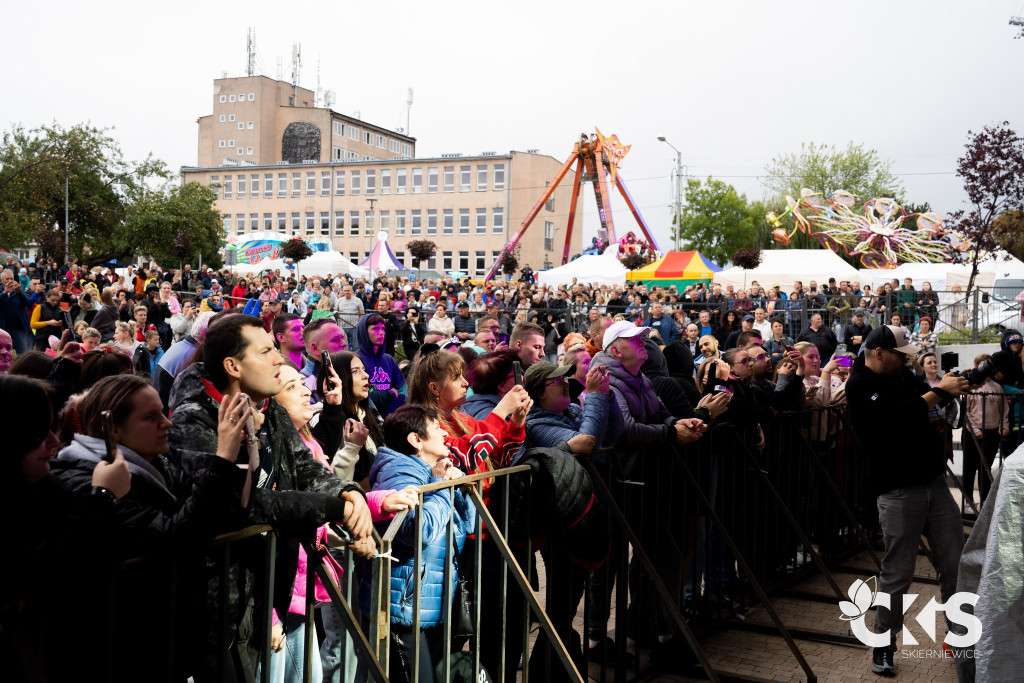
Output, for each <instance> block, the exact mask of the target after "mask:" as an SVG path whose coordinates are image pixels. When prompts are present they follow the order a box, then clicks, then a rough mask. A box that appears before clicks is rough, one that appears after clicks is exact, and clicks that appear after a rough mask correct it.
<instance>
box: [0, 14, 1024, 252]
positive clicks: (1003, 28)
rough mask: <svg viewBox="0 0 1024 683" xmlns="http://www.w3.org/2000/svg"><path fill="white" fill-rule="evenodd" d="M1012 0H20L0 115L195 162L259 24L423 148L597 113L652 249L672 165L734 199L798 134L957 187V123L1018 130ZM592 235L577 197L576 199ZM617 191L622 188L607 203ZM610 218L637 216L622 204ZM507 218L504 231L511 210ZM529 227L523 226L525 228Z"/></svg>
mask: <svg viewBox="0 0 1024 683" xmlns="http://www.w3.org/2000/svg"><path fill="white" fill-rule="evenodd" d="M1021 14H1024V0H985V1H984V2H982V1H975V2H954V1H952V0H932V1H916V2H894V1H892V0H889V1H888V2H878V1H867V2H859V3H849V2H847V3H831V2H830V3H826V2H810V1H808V2H752V1H751V2H723V1H719V2H713V3H711V2H661V3H653V2H642V1H641V2H632V3H621V2H589V3H568V2H534V1H533V0H520V1H519V2H515V3H503V4H501V6H500V7H499V6H497V3H486V2H446V1H442V2H376V3H349V2H345V3H327V2H316V3H313V2H276V3H269V2H257V1H250V2H246V3H227V2H220V3H217V2H202V3H200V2H193V1H191V0H186V1H182V2H177V3H161V4H160V5H159V6H154V5H152V4H151V3H140V2H132V3H129V2H92V3H81V2H68V1H66V0H59V1H56V2H50V3H18V4H17V5H15V6H12V7H8V8H7V10H6V12H5V18H4V22H3V29H2V30H0V38H2V44H3V46H4V52H5V55H6V60H5V61H6V63H7V68H6V69H4V71H3V74H2V75H0V89H2V91H3V93H4V97H3V99H2V102H0V122H2V123H3V124H4V127H5V128H8V127H9V126H10V124H11V123H12V122H21V123H23V124H24V125H26V126H28V127H34V126H36V125H40V124H43V123H46V122H49V121H53V120H56V121H58V122H59V123H61V124H63V125H72V124H74V123H78V122H83V121H89V122H91V123H92V124H94V125H97V126H110V127H114V128H115V129H116V130H115V131H114V136H115V137H116V138H117V139H118V140H119V141H120V143H121V145H122V148H123V150H124V152H125V154H126V156H127V157H128V158H131V159H141V158H142V157H144V156H145V155H146V154H147V153H149V152H152V153H153V154H155V155H156V156H157V157H159V158H161V159H163V160H164V161H166V162H167V163H168V164H169V165H170V166H171V167H172V168H175V169H176V168H178V167H180V166H182V165H189V164H193V163H195V161H196V132H197V126H196V118H198V117H199V116H202V115H205V114H209V113H210V112H211V110H212V85H213V84H212V81H213V79H214V78H217V77H219V76H220V75H221V73H222V72H225V71H226V72H227V73H228V75H229V76H238V75H244V70H245V64H246V54H245V39H246V31H247V29H248V28H249V27H253V28H255V30H256V42H257V48H258V51H259V54H260V65H261V66H262V73H264V74H265V75H268V76H270V77H276V76H277V60H278V57H281V58H282V61H283V63H284V74H285V78H286V79H287V78H288V74H289V68H288V63H289V61H290V55H291V47H292V43H293V42H301V43H302V51H303V71H302V77H301V85H303V86H304V87H308V88H311V89H315V88H316V79H317V63H318V60H319V69H320V82H321V85H322V86H323V87H324V88H325V89H332V90H334V91H336V93H337V99H336V104H335V105H334V109H335V110H337V111H340V112H343V113H347V114H353V113H355V112H356V111H358V112H360V115H361V117H362V118H363V119H364V120H367V121H371V122H374V123H378V124H380V125H384V126H388V127H392V128H397V127H399V126H404V125H405V99H406V91H407V89H408V88H409V87H413V88H414V89H415V103H414V105H413V108H412V121H411V133H412V135H414V136H416V137H417V138H418V139H419V143H418V155H419V156H436V155H440V154H443V153H447V152H463V153H466V154H475V153H479V152H482V151H489V150H491V151H498V152H506V151H508V150H510V149H518V150H526V149H529V148H536V149H539V150H540V151H541V152H542V153H545V154H550V155H551V156H554V157H556V158H558V159H560V160H561V159H564V158H565V157H566V156H567V155H568V153H569V152H570V150H571V146H572V143H573V141H574V140H575V139H576V138H577V136H578V135H579V133H580V132H584V131H586V132H592V131H593V128H594V126H595V125H596V126H598V127H599V128H600V129H601V131H602V132H604V133H605V134H606V135H610V134H612V133H615V134H618V136H619V137H620V139H621V140H622V141H623V142H624V143H626V144H632V145H633V149H632V150H631V151H630V153H629V154H628V155H627V157H626V159H625V161H624V162H623V165H622V173H623V175H624V177H625V178H626V180H627V183H628V185H629V187H630V190H631V191H632V193H633V195H634V197H635V198H636V199H637V202H638V204H639V205H640V207H641V210H642V212H643V213H644V216H645V217H646V219H647V221H648V223H649V224H650V225H651V226H652V227H653V228H654V230H655V234H656V236H657V237H658V239H659V240H660V241H661V246H662V248H665V247H667V245H668V241H667V235H668V222H669V220H670V211H669V206H670V205H671V204H672V202H673V191H674V186H673V183H672V181H671V180H670V173H671V170H672V168H673V166H674V164H675V153H674V152H673V151H672V150H671V149H670V148H669V147H668V146H666V145H665V144H664V143H661V142H658V141H657V139H656V138H657V136H659V135H663V136H665V137H667V138H668V139H669V141H671V142H672V143H673V144H674V145H675V146H676V147H678V148H679V149H680V150H682V152H683V155H684V158H683V163H684V164H686V166H687V167H688V172H689V173H690V174H692V175H695V176H698V177H705V176H707V175H714V176H716V177H718V178H721V179H723V180H726V181H728V182H730V183H732V184H733V185H735V186H736V188H737V189H738V190H739V191H741V192H744V193H746V194H747V196H748V197H750V198H759V197H761V195H762V190H761V186H760V184H759V182H758V179H757V176H758V175H761V174H763V170H764V167H765V165H766V164H767V163H768V162H769V161H770V159H771V158H772V157H773V156H775V155H777V154H780V153H786V152H794V151H798V150H799V148H800V143H801V142H807V141H815V142H818V143H824V144H836V145H838V146H845V144H846V142H847V141H849V140H853V141H856V142H860V143H864V144H865V145H867V146H869V147H873V148H875V149H877V150H878V152H879V153H880V155H881V156H882V157H883V158H887V159H891V160H892V161H893V162H894V166H893V170H894V171H895V172H896V173H897V175H899V176H900V177H901V178H902V179H903V181H904V184H905V186H906V189H907V198H908V199H910V200H911V201H914V202H923V201H928V202H930V203H931V205H932V207H933V208H935V209H936V210H938V211H941V212H946V211H949V210H952V209H955V208H957V206H958V205H959V202H960V201H961V199H962V196H963V195H962V190H961V186H960V183H959V182H958V179H957V178H956V177H955V176H954V175H953V171H954V167H955V161H956V158H957V157H958V156H959V155H960V153H961V152H962V150H963V144H964V141H965V139H966V133H967V131H968V129H973V130H978V129H980V128H981V127H982V126H984V125H986V124H989V123H995V122H999V121H1002V120H1009V121H1010V123H1011V125H1014V126H1016V127H1017V129H1018V130H1021V131H1024V126H1022V123H1024V117H1022V113H1024V90H1022V88H1021V87H1020V76H1021V73H1022V65H1024V40H1012V37H1013V35H1015V33H1016V31H1015V29H1014V28H1013V27H1011V26H1009V25H1008V23H1007V22H1008V19H1009V17H1010V15H1021ZM581 201H582V202H583V207H584V210H585V219H586V226H587V229H586V230H585V235H586V237H587V238H588V239H589V237H590V236H591V235H593V234H594V230H593V223H594V220H595V219H594V214H595V212H594V211H593V195H592V193H589V188H588V194H587V195H583V198H582V200H581ZM620 204H621V203H620ZM615 216H616V223H617V225H616V227H617V230H618V232H619V234H620V236H621V235H622V234H624V233H625V231H626V230H628V229H631V228H632V226H631V222H632V219H631V217H630V216H629V215H628V212H626V211H625V210H624V209H620V208H619V207H618V206H617V210H616V213H615ZM513 227H517V226H513ZM534 229H537V228H534Z"/></svg>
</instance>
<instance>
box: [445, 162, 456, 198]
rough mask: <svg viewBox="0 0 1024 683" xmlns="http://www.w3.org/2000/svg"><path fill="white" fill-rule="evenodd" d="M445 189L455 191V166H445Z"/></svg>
mask: <svg viewBox="0 0 1024 683" xmlns="http://www.w3.org/2000/svg"><path fill="white" fill-rule="evenodd" d="M444 191H445V192H455V167H454V166H445V167H444Z"/></svg>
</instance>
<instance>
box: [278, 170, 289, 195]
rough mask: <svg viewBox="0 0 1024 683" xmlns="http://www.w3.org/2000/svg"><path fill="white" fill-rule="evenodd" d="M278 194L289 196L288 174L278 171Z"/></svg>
mask: <svg viewBox="0 0 1024 683" xmlns="http://www.w3.org/2000/svg"><path fill="white" fill-rule="evenodd" d="M277 196H278V197H287V196H288V174H287V173H278V174H277Z"/></svg>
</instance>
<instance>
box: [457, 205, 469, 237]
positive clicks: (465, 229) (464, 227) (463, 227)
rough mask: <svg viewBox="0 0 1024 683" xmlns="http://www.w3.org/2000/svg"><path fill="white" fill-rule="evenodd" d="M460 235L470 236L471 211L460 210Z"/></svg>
mask: <svg viewBox="0 0 1024 683" xmlns="http://www.w3.org/2000/svg"><path fill="white" fill-rule="evenodd" d="M459 234H460V235H468V234H469V209H459Z"/></svg>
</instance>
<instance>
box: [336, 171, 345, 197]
mask: <svg viewBox="0 0 1024 683" xmlns="http://www.w3.org/2000/svg"><path fill="white" fill-rule="evenodd" d="M334 194H345V172H344V171H338V172H337V173H336V174H335V175H334Z"/></svg>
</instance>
